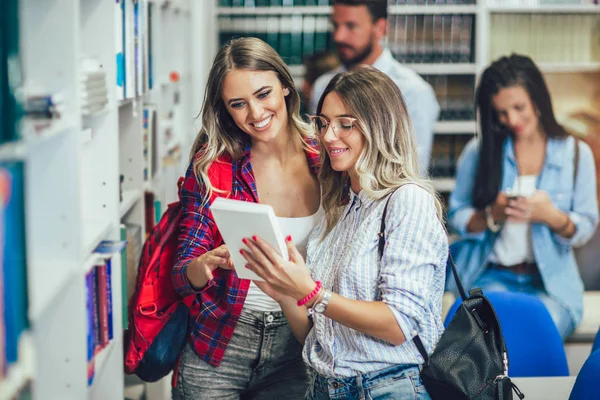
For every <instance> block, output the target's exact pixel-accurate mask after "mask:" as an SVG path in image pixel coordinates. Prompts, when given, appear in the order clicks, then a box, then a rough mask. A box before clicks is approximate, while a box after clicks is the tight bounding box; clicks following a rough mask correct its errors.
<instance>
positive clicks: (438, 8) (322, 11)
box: [217, 5, 477, 15]
mask: <svg viewBox="0 0 600 400" xmlns="http://www.w3.org/2000/svg"><path fill="white" fill-rule="evenodd" d="M331 10H332V7H331V6H297V7H293V6H292V7H289V6H288V7H279V6H276V7H219V8H218V10H217V13H218V15H286V14H287V15H294V14H299V15H305V14H310V15H329V14H331ZM476 12H477V6H475V5H393V6H389V7H388V14H390V15H395V14H405V15H406V14H448V13H450V14H454V13H462V14H475V13H476Z"/></svg>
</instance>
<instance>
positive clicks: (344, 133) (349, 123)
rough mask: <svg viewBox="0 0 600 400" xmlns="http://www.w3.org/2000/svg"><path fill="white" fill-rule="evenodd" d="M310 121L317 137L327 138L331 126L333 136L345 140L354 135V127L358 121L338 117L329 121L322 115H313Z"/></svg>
mask: <svg viewBox="0 0 600 400" xmlns="http://www.w3.org/2000/svg"><path fill="white" fill-rule="evenodd" d="M310 121H311V122H312V124H313V126H314V128H315V131H316V132H317V136H319V137H323V136H325V134H326V133H327V129H329V126H330V125H331V128H332V129H333V134H334V135H335V136H336V137H337V138H338V139H345V138H347V137H348V136H350V134H351V133H352V128H353V127H354V125H355V123H356V121H357V119H356V118H352V117H337V118H334V119H332V120H331V121H329V120H328V119H327V118H325V117H322V116H320V115H311V116H310Z"/></svg>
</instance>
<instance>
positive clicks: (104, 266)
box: [0, 0, 194, 400]
mask: <svg viewBox="0 0 600 400" xmlns="http://www.w3.org/2000/svg"><path fill="white" fill-rule="evenodd" d="M8 3H9V10H11V9H12V10H16V11H15V13H14V15H12V17H13V18H14V19H13V20H14V21H18V26H17V28H16V30H15V29H13V31H12V32H11V33H12V35H13V36H14V37H15V38H16V39H15V40H16V43H18V45H17V51H15V53H14V54H9V55H8V57H5V54H4V53H2V54H0V55H1V56H2V59H1V61H2V68H0V69H4V68H6V69H7V70H8V74H7V76H8V82H9V83H10V85H6V82H5V83H4V84H3V85H2V86H0V89H2V96H3V103H2V104H3V105H4V104H5V103H4V100H6V99H8V100H11V99H14V100H15V104H18V105H19V107H18V109H19V111H20V113H17V114H16V118H15V124H14V127H15V129H14V134H13V135H12V137H10V138H8V139H6V138H5V134H4V133H5V132H4V130H3V132H2V137H1V138H0V175H2V174H4V173H5V172H4V171H5V170H7V169H8V171H9V172H11V170H10V168H12V167H13V165H22V170H23V174H22V178H21V179H19V176H18V174H15V173H13V174H12V175H11V180H10V182H12V183H13V186H14V185H15V184H18V183H20V184H21V185H22V187H23V190H22V191H15V190H13V192H12V193H11V195H12V196H13V198H16V197H15V193H17V194H18V193H22V194H23V195H22V197H23V201H22V204H21V205H22V209H23V215H24V218H23V219H22V221H20V226H19V225H15V224H16V222H15V221H13V220H8V222H6V223H5V221H6V218H4V217H6V216H5V215H4V211H5V208H4V204H3V200H2V199H0V222H1V223H2V224H0V225H2V228H3V229H4V228H5V225H6V224H8V225H7V228H6V229H8V230H9V231H10V229H12V225H10V224H13V225H15V226H17V227H20V229H22V231H23V232H24V240H23V254H22V258H23V260H26V261H23V264H22V265H20V266H19V267H22V268H21V269H20V272H22V273H23V278H24V287H23V289H22V290H23V292H22V293H21V294H22V295H23V296H24V298H25V300H24V301H23V304H24V307H25V308H23V309H20V310H18V311H19V312H21V314H22V315H21V317H22V319H23V320H24V321H25V322H24V325H25V327H24V329H21V331H20V332H18V335H19V336H18V341H17V342H16V346H12V347H11V348H10V349H6V348H4V345H3V346H2V350H4V351H3V354H2V357H3V358H2V360H0V363H1V364H2V365H5V366H6V374H3V376H2V377H0V400H4V399H7V400H8V399H13V398H20V397H19V396H31V398H32V399H34V400H45V399H49V400H50V399H51V400H53V399H67V398H70V399H84V398H85V399H102V400H105V399H123V397H124V394H123V393H124V374H123V350H122V349H123V328H124V322H126V321H124V316H125V315H124V310H125V307H126V303H127V300H128V297H127V295H128V291H131V290H132V282H134V280H135V270H136V267H137V260H136V259H135V251H139V250H140V246H141V244H142V243H143V240H144V239H145V232H146V229H147V228H149V227H150V225H151V224H153V223H154V222H155V221H156V219H157V217H160V209H161V205H162V204H163V202H166V201H169V200H172V199H173V198H174V197H176V185H175V182H176V179H172V181H171V182H169V183H172V184H170V185H167V184H166V182H165V184H164V186H163V180H162V178H163V177H164V176H165V175H175V174H180V173H182V169H183V166H184V165H185V164H186V161H187V157H186V156H187V149H188V148H189V146H190V143H191V140H192V138H193V129H192V119H193V117H194V113H193V111H192V105H191V104H190V101H191V100H190V99H191V96H192V89H191V82H192V78H193V69H192V67H191V58H190V55H189V53H190V51H189V50H190V47H191V44H190V42H189V40H190V39H189V38H190V36H191V33H190V32H191V21H190V20H191V10H190V1H189V0H177V1H174V0H173V1H171V0H115V1H112V2H106V1H102V0H78V1H72V0H49V1H40V0H9V1H8ZM10 7H12V8H10ZM3 12H4V10H3ZM2 21H4V19H2ZM2 25H3V27H2V29H0V30H1V31H2V35H3V36H4V35H5V31H4V24H2ZM0 75H2V74H0ZM3 111H5V109H3ZM2 116H3V118H4V117H6V115H4V113H3V115H2ZM2 189H3V188H2ZM12 189H14V187H13V188H12ZM0 193H2V195H4V191H3V190H1V189H0ZM10 201H12V200H9V203H8V207H11V205H12V203H10ZM15 201H16V200H15ZM146 205H148V207H147V206H146ZM148 209H149V210H150V212H149V211H148ZM10 211H11V210H10V209H9V212H10ZM155 212H156V215H155ZM11 215H12V214H11ZM11 233H14V232H11ZM11 233H7V234H8V235H10V234H11ZM122 239H126V240H127V241H128V242H129V245H128V246H127V248H126V250H125V251H124V252H121V251H120V250H117V249H115V250H114V251H113V250H109V252H108V253H102V254H101V253H100V250H99V249H98V246H99V245H100V244H101V243H106V241H113V242H119V241H121V240H122ZM0 247H1V246H0ZM136 247H137V248H136ZM130 249H131V250H132V252H133V254H128V252H129V250H130ZM5 255H6V252H5ZM10 255H12V253H11V254H10ZM13 258H14V257H13ZM10 261H11V259H9V262H10ZM4 265H6V262H5V263H4ZM103 277H104V279H103ZM25 278H26V279H25ZM4 282H6V277H5V279H4ZM90 285H92V286H90ZM4 289H7V288H4ZM4 292H6V290H4ZM4 292H3V294H4ZM3 300H4V296H3ZM12 307H13V304H10V308H11V309H12ZM4 310H8V305H7V304H5V303H4ZM108 310H110V311H109V312H108V314H104V313H106V312H107V311H108ZM17 316H19V315H17ZM7 323H8V324H10V323H11V321H8V322H7V321H6V320H4V319H3V325H2V329H0V338H2V336H3V335H4V332H5V330H6V329H9V328H10V326H9V327H7V326H6V324H7ZM90 324H91V325H90ZM108 327H110V332H111V334H110V336H108V332H109V330H108ZM105 328H106V329H107V330H106V331H105V330H104V329H105ZM94 335H96V336H98V337H94ZM99 340H100V342H99ZM3 343H4V341H3ZM13 347H14V348H13ZM7 352H13V353H16V359H9V360H7V359H6V354H5V353H7ZM11 358H15V357H12V356H11ZM3 369H4V368H3ZM28 398H29V397H28Z"/></svg>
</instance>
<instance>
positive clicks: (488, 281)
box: [473, 268, 575, 340]
mask: <svg viewBox="0 0 600 400" xmlns="http://www.w3.org/2000/svg"><path fill="white" fill-rule="evenodd" d="M473 287H478V288H481V289H483V293H484V294H485V292H486V291H487V292H491V291H495V292H503V291H504V292H513V293H527V294H531V295H534V296H535V297H537V298H538V299H540V300H541V302H542V303H544V306H546V309H547V310H548V312H549V313H550V316H551V317H552V320H553V321H554V324H555V325H556V327H557V328H558V332H559V333H560V335H561V337H562V338H563V340H564V339H566V338H567V337H568V336H569V335H570V334H571V333H572V332H573V330H574V329H575V325H574V323H573V319H572V318H571V315H570V314H569V310H567V308H566V307H565V306H563V305H562V304H560V303H559V302H558V301H556V300H555V299H553V298H552V297H550V296H548V294H547V293H546V290H545V289H544V284H543V283H542V278H541V277H540V276H539V274H535V275H528V274H517V273H514V272H511V271H504V270H498V269H494V268H487V269H486V270H485V271H484V272H483V273H482V274H481V276H480V277H479V278H477V280H476V281H475V283H473Z"/></svg>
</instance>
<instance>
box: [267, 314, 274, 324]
mask: <svg viewBox="0 0 600 400" xmlns="http://www.w3.org/2000/svg"><path fill="white" fill-rule="evenodd" d="M274 319H275V317H273V316H272V315H271V314H269V315H267V322H268V323H271V322H273V320H274Z"/></svg>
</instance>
